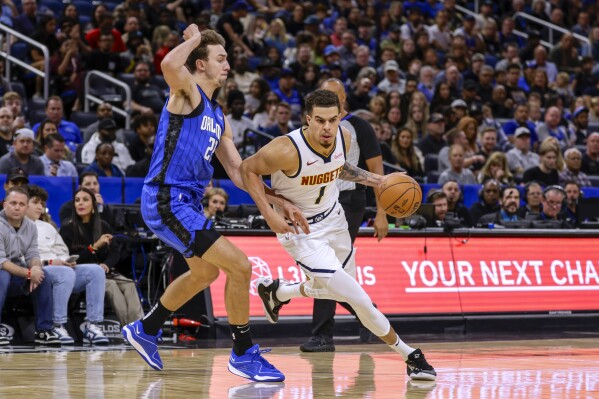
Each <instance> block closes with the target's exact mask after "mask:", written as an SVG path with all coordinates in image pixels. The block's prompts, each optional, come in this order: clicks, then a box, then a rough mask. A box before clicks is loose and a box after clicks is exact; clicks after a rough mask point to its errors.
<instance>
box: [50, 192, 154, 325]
mask: <svg viewBox="0 0 599 399" xmlns="http://www.w3.org/2000/svg"><path fill="white" fill-rule="evenodd" d="M60 235H61V236H62V238H63V240H64V242H65V244H66V246H67V248H68V251H69V253H71V254H77V255H79V259H78V260H77V262H78V266H79V265H81V264H89V263H91V264H97V265H100V267H101V268H102V269H104V272H105V273H110V274H109V275H108V278H107V279H106V283H105V292H106V295H107V297H108V300H109V301H110V304H111V306H112V308H113V310H114V312H115V313H116V315H117V318H118V319H119V322H120V323H121V324H122V325H125V324H127V323H129V322H131V321H134V320H137V319H139V318H141V317H143V309H142V306H141V302H140V300H139V296H138V294H137V288H136V287H135V283H134V282H133V280H130V279H128V278H126V277H125V276H122V275H120V274H118V273H115V272H114V269H115V267H116V265H117V264H118V262H119V260H120V251H119V249H118V246H117V245H116V243H115V242H113V240H112V229H111V227H110V226H109V225H108V223H106V222H105V221H103V220H102V219H101V217H100V215H99V213H98V202H97V199H96V195H95V193H94V192H93V191H91V190H89V189H87V188H85V187H83V186H80V187H79V188H78V189H77V191H76V192H75V198H74V200H73V209H72V215H71V219H70V220H69V221H68V222H67V223H65V224H63V225H62V226H61V228H60ZM103 298H104V297H103V296H102V301H103V300H104V299H103Z"/></svg>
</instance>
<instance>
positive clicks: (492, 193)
mask: <svg viewBox="0 0 599 399" xmlns="http://www.w3.org/2000/svg"><path fill="white" fill-rule="evenodd" d="M500 189H501V185H500V184H499V182H498V181H496V180H493V179H490V180H487V181H486V182H484V183H483V186H482V187H481V189H480V191H479V193H478V198H479V201H478V202H475V203H474V204H472V206H471V207H470V220H472V224H473V225H474V226H476V225H477V224H478V220H479V219H480V218H481V216H483V215H486V214H488V213H495V212H497V211H499V190H500Z"/></svg>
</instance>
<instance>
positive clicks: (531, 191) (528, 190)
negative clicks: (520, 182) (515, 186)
mask: <svg viewBox="0 0 599 399" xmlns="http://www.w3.org/2000/svg"><path fill="white" fill-rule="evenodd" d="M542 196H543V188H542V187H541V184H539V183H538V182H536V181H531V182H530V183H528V184H526V185H525V186H524V202H525V204H524V205H522V206H521V207H520V208H519V209H518V216H520V217H521V218H523V219H529V216H528V215H538V214H539V213H541V211H542V210H543V204H542V203H541V199H542Z"/></svg>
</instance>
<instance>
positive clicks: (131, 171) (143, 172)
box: [125, 135, 156, 177]
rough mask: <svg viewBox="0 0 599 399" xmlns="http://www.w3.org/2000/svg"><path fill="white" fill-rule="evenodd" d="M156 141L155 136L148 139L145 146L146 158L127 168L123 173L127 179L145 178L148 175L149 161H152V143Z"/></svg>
mask: <svg viewBox="0 0 599 399" xmlns="http://www.w3.org/2000/svg"><path fill="white" fill-rule="evenodd" d="M155 140H156V136H155V135H154V136H151V137H150V138H149V139H148V144H147V145H146V156H145V157H144V158H143V159H142V160H140V161H138V162H136V163H134V164H133V165H131V166H129V167H128V168H127V171H126V172H125V176H127V177H146V176H147V175H148V171H149V170H150V161H151V160H152V154H153V153H154V141H155Z"/></svg>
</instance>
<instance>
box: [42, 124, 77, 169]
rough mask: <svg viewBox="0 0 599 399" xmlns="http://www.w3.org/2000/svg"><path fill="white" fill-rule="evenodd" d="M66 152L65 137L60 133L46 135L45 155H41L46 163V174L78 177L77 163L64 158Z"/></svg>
mask: <svg viewBox="0 0 599 399" xmlns="http://www.w3.org/2000/svg"><path fill="white" fill-rule="evenodd" d="M65 152H66V149H65V142H64V138H63V137H62V136H61V135H60V134H57V133H56V134H51V135H49V136H48V137H46V140H45V143H44V155H42V156H41V157H40V160H41V161H42V162H43V164H44V174H45V175H46V176H71V177H77V175H78V174H77V168H75V165H73V164H72V163H71V162H69V161H65V160H64V155H65Z"/></svg>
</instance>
